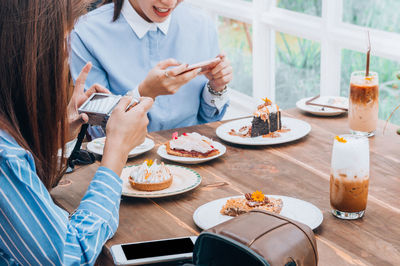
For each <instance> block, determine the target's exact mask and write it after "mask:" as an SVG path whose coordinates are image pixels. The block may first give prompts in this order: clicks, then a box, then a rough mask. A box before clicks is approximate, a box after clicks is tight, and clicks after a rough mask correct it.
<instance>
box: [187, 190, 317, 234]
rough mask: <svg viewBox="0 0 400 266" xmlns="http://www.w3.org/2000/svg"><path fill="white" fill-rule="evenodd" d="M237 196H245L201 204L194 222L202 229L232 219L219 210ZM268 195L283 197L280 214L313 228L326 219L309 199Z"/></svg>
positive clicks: (277, 196)
mask: <svg viewBox="0 0 400 266" xmlns="http://www.w3.org/2000/svg"><path fill="white" fill-rule="evenodd" d="M236 197H243V196H233V197H227V198H222V199H217V200H214V201H211V202H209V203H206V204H204V205H202V206H200V207H199V208H197V210H196V211H195V212H194V214H193V220H194V223H195V224H196V225H197V226H198V227H200V228H201V229H203V230H206V229H208V228H211V227H213V226H216V225H218V224H220V223H223V222H226V221H228V220H230V219H232V218H233V217H231V216H227V215H222V214H220V213H219V211H220V210H221V208H222V206H224V204H225V203H226V201H227V200H228V199H231V198H236ZM268 197H272V198H280V199H282V201H283V207H282V211H281V213H280V215H282V216H285V217H287V218H290V219H292V220H295V221H297V222H301V223H303V224H305V225H308V226H309V227H310V228H311V229H313V230H314V229H315V228H317V227H318V226H319V225H320V224H321V223H322V220H323V219H324V216H323V215H322V212H321V210H320V209H318V208H317V207H316V206H315V205H313V204H311V203H309V202H307V201H304V200H299V199H296V198H291V197H286V196H279V195H268Z"/></svg>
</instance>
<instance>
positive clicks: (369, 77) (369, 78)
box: [365, 76, 373, 81]
mask: <svg viewBox="0 0 400 266" xmlns="http://www.w3.org/2000/svg"><path fill="white" fill-rule="evenodd" d="M372 78H373V77H372V76H367V77H365V79H366V80H368V81H371V80H372Z"/></svg>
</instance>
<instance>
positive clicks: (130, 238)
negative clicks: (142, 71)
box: [52, 110, 400, 265]
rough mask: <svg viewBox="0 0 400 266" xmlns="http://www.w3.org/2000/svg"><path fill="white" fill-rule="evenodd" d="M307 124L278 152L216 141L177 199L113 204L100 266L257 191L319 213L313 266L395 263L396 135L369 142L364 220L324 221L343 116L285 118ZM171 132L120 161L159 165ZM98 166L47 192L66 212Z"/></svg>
mask: <svg viewBox="0 0 400 266" xmlns="http://www.w3.org/2000/svg"><path fill="white" fill-rule="evenodd" d="M285 115H286V116H291V117H296V118H300V119H302V120H305V121H307V122H308V123H310V124H311V126H312V131H311V133H310V134H309V135H308V136H307V137H305V138H303V139H301V140H298V141H295V142H292V143H290V144H284V145H279V146H264V147H245V146H238V145H231V144H229V143H224V144H225V145H226V147H227V152H226V154H225V155H224V156H222V157H220V158H219V159H216V160H213V161H210V162H207V163H204V164H201V165H190V166H189V167H190V168H192V169H194V170H195V171H197V172H198V173H199V174H200V175H201V176H202V178H203V180H202V183H201V185H200V187H198V188H197V189H195V190H194V191H192V192H188V193H186V194H183V195H180V196H173V197H168V198H162V199H137V198H125V197H123V199H122V201H121V210H120V225H119V228H118V231H117V233H116V234H115V236H114V238H112V239H111V240H110V241H108V242H107V243H106V245H105V247H104V249H103V252H102V254H101V255H100V257H99V259H98V262H99V263H100V265H109V264H112V258H111V255H110V252H109V249H110V247H111V246H112V245H114V244H118V243H126V242H134V241H145V240H153V239H160V238H170V237H179V236H187V235H196V234H198V233H199V232H200V231H201V230H200V229H199V228H198V227H197V226H196V225H195V224H194V222H193V220H192V215H193V212H194V211H195V210H196V208H197V207H199V206H200V205H202V204H204V203H207V202H209V201H212V200H215V199H219V198H222V197H227V196H231V195H237V194H240V193H245V192H251V191H254V190H262V191H263V192H265V193H267V194H278V195H287V196H291V197H295V198H299V199H303V200H306V201H309V202H311V203H313V204H315V205H316V206H317V207H319V208H320V209H321V210H322V212H323V215H324V221H323V223H322V225H321V226H320V227H319V228H318V229H317V230H316V231H315V233H316V237H317V244H318V251H319V256H320V265H400V178H399V177H400V136H398V135H396V133H395V129H396V127H395V126H393V125H390V124H389V126H388V128H387V129H386V133H385V135H384V136H383V135H382V129H383V126H384V121H380V122H379V129H378V130H377V134H376V136H375V137H373V138H371V139H370V149H371V180H370V192H369V197H368V206H367V210H366V214H365V217H364V218H363V219H360V220H356V221H343V220H339V219H337V218H335V217H333V216H332V214H331V213H330V204H329V172H330V159H331V151H332V143H333V138H334V136H335V135H338V134H342V133H347V132H348V126H347V117H346V116H342V117H337V118H321V117H314V116H309V115H305V114H301V113H299V112H298V111H297V110H289V111H287V112H285ZM219 125H221V122H216V123H211V124H206V125H199V126H194V127H190V128H186V129H179V132H180V133H183V132H193V131H196V132H199V133H200V134H203V135H206V136H209V137H211V138H213V139H216V140H217V139H218V137H217V136H216V134H215V129H216V128H217V127H218V126H219ZM174 131H176V130H169V131H160V132H154V133H151V134H150V137H151V138H153V139H154V141H155V142H156V147H155V148H154V149H153V150H152V151H151V152H148V153H147V154H144V155H141V156H139V157H137V158H134V159H132V160H130V161H128V164H136V163H139V162H142V161H143V160H144V159H146V158H149V159H154V158H157V159H160V158H159V156H158V155H157V153H156V151H157V147H158V146H159V145H160V144H162V143H164V142H166V141H167V140H169V139H170V137H171V134H172V133H173V132H174ZM98 165H99V164H98V163H96V164H93V165H90V166H86V167H82V168H80V169H77V170H76V171H75V172H74V173H73V174H70V175H67V176H65V177H64V178H65V179H67V180H70V181H71V182H72V183H71V184H69V185H65V186H58V187H56V188H55V189H54V190H53V191H52V195H53V197H54V199H55V200H56V201H57V202H58V203H59V204H60V205H61V206H63V207H64V208H65V209H67V210H68V211H70V212H71V211H73V210H74V209H75V208H77V207H78V205H79V202H80V200H81V198H82V197H83V195H84V193H85V191H86V189H87V186H88V185H89V182H90V180H91V178H92V177H93V175H94V173H95V171H96V169H97V167H98Z"/></svg>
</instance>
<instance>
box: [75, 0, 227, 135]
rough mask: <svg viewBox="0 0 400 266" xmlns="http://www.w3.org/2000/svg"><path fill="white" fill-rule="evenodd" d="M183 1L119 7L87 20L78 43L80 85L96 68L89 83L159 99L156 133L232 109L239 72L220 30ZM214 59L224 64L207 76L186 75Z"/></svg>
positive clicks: (132, 1) (153, 116)
mask: <svg viewBox="0 0 400 266" xmlns="http://www.w3.org/2000/svg"><path fill="white" fill-rule="evenodd" d="M180 2H181V0H114V3H110V4H106V5H103V6H101V7H100V8H98V9H96V10H94V11H92V12H90V13H89V14H87V15H86V16H84V17H83V18H81V19H80V21H79V22H78V23H77V24H76V25H75V28H74V31H73V33H72V37H71V38H72V40H71V42H72V51H71V55H70V66H71V73H72V77H73V78H76V77H77V75H78V73H79V69H80V68H82V66H83V65H85V64H86V62H88V61H90V62H92V63H93V70H92V72H91V73H90V75H89V77H88V84H92V83H99V84H101V85H103V86H105V87H107V88H108V89H109V90H110V91H111V92H112V93H114V94H121V95H123V94H126V93H127V92H129V91H133V92H132V93H133V95H135V96H136V97H138V95H141V96H149V97H152V98H154V99H155V102H154V105H153V107H152V109H151V110H150V112H149V114H148V116H149V120H150V122H149V126H148V129H149V131H156V130H163V129H170V128H178V127H184V126H191V125H196V124H200V123H206V122H212V121H217V120H220V119H221V118H222V117H223V115H224V113H225V111H226V108H227V105H228V97H227V94H226V93H225V92H226V85H227V84H228V83H229V82H230V81H231V79H232V67H231V66H230V63H229V62H228V60H227V59H226V58H225V56H223V55H221V54H220V53H219V48H218V38H217V32H216V28H215V25H214V23H213V21H212V20H211V19H210V18H209V17H208V16H207V15H205V14H204V13H203V12H202V11H200V10H197V9H194V8H191V7H190V6H189V5H187V4H180ZM215 57H220V58H221V62H220V63H219V64H218V65H217V66H215V67H214V68H213V69H212V70H211V71H208V72H207V73H204V75H203V73H200V74H201V75H198V69H195V70H193V71H190V72H188V73H185V74H182V72H184V71H185V69H186V67H187V64H194V63H198V62H201V61H205V60H209V59H211V58H215ZM171 58H172V59H171ZM179 62H181V63H179Z"/></svg>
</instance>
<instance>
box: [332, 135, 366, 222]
mask: <svg viewBox="0 0 400 266" xmlns="http://www.w3.org/2000/svg"><path fill="white" fill-rule="evenodd" d="M368 184H369V142H368V138H367V137H366V136H358V135H350V134H349V135H341V136H337V137H336V138H335V140H334V143H333V150H332V162H331V177H330V201H331V207H332V213H333V215H334V216H336V217H338V218H341V219H348V220H352V219H358V218H361V217H362V216H363V215H364V212H365V209H366V207H367V198H368Z"/></svg>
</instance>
